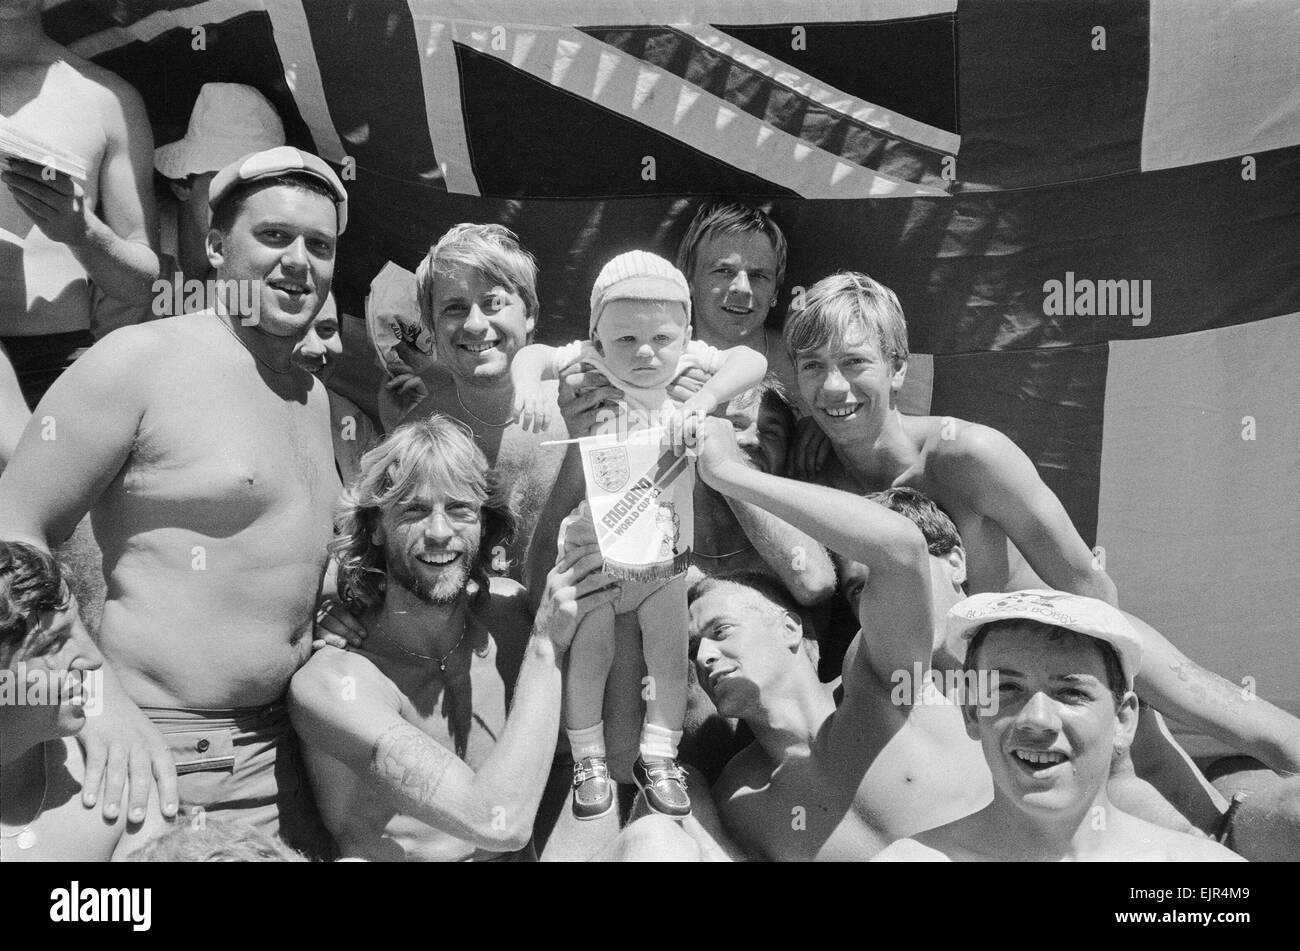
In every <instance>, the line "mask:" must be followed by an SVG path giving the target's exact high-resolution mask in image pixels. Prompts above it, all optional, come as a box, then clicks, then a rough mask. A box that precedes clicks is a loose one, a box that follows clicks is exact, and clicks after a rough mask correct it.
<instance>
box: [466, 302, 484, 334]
mask: <svg viewBox="0 0 1300 951" xmlns="http://www.w3.org/2000/svg"><path fill="white" fill-rule="evenodd" d="M465 329H466V330H469V331H472V332H474V333H483V332H485V331H486V330H487V329H488V319H487V314H485V313H483V308H482V307H479V305H478V304H474V305H472V306H471V307H470V309H469V313H468V314H467V315H466V316H465Z"/></svg>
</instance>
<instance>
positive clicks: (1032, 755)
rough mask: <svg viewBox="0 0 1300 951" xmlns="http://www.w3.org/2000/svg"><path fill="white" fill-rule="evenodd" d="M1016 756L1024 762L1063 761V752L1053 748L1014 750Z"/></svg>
mask: <svg viewBox="0 0 1300 951" xmlns="http://www.w3.org/2000/svg"><path fill="white" fill-rule="evenodd" d="M1016 757H1017V758H1018V759H1021V760H1024V761H1025V762H1026V763H1061V762H1064V761H1065V754H1064V753H1058V752H1056V751H1055V750H1042V751H1038V750H1016Z"/></svg>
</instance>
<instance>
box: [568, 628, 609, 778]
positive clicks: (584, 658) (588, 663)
mask: <svg viewBox="0 0 1300 951" xmlns="http://www.w3.org/2000/svg"><path fill="white" fill-rule="evenodd" d="M613 663H614V606H613V605H612V604H602V605H601V606H600V607H598V608H595V609H593V610H592V611H591V612H590V613H589V614H587V615H586V616H585V617H583V619H582V620H581V621H579V622H578V630H577V633H575V634H574V636H573V644H572V645H571V646H570V647H569V669H568V672H567V673H566V674H565V677H564V728H565V732H566V733H567V734H568V736H569V745H570V746H572V748H573V759H574V761H575V762H576V761H578V760H581V759H584V758H585V757H588V756H604V755H605V729H604V724H603V723H601V719H600V717H601V709H602V707H603V705H604V702H605V681H606V680H608V679H609V669H610V667H611V666H612V665H613Z"/></svg>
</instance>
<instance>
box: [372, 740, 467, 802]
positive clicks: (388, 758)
mask: <svg viewBox="0 0 1300 951" xmlns="http://www.w3.org/2000/svg"><path fill="white" fill-rule="evenodd" d="M453 759H455V757H454V756H453V755H452V753H451V751H450V750H447V749H444V748H443V747H441V746H439V745H438V744H437V743H435V742H434V741H433V740H431V739H429V737H427V736H425V735H424V734H423V733H421V732H420V731H419V730H417V729H416V728H415V727H413V726H411V724H409V723H399V724H395V725H393V726H391V727H389V728H388V729H387V730H385V731H384V732H383V733H381V734H380V735H379V738H378V739H376V740H375V745H374V747H373V748H372V749H371V753H370V770H371V772H373V773H374V774H375V775H376V776H378V777H379V778H380V780H382V781H383V782H384V783H386V784H389V785H393V784H395V786H396V789H397V791H399V792H400V793H401V794H402V795H404V796H407V797H409V798H411V799H413V800H415V801H416V802H421V803H429V802H432V800H433V797H434V796H436V795H437V793H438V788H439V787H440V786H441V785H442V780H443V777H445V776H446V775H447V770H448V768H449V767H450V766H451V762H452V760H453Z"/></svg>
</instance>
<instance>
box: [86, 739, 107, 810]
mask: <svg viewBox="0 0 1300 951" xmlns="http://www.w3.org/2000/svg"><path fill="white" fill-rule="evenodd" d="M84 753H85V757H86V773H85V777H84V778H83V779H82V781H81V804H82V805H83V806H85V807H86V808H87V809H93V808H95V803H96V802H98V801H99V787H100V785H101V784H102V783H103V782H104V766H105V765H106V764H107V762H108V748H107V747H105V746H104V745H103V744H101V743H95V744H94V745H91V746H88V747H87V748H86V749H85V750H84Z"/></svg>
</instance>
